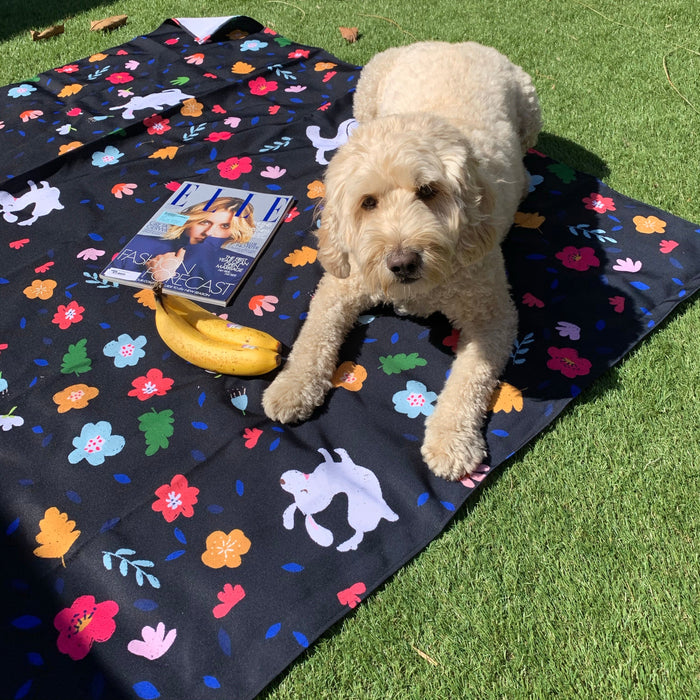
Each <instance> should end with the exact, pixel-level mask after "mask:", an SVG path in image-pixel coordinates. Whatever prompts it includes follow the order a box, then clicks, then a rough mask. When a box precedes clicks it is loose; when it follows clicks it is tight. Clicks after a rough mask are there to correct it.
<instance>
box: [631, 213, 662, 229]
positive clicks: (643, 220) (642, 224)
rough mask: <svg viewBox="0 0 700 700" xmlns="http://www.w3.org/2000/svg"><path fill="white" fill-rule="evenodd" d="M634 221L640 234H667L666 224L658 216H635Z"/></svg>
mask: <svg viewBox="0 0 700 700" xmlns="http://www.w3.org/2000/svg"><path fill="white" fill-rule="evenodd" d="M632 221H634V227H635V228H636V229H637V231H639V233H666V222H665V221H662V220H661V219H659V218H658V217H657V216H635V217H634V219H632Z"/></svg>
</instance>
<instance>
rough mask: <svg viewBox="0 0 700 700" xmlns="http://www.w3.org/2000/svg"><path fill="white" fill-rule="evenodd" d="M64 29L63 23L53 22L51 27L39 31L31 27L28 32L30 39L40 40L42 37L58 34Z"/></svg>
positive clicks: (47, 37) (48, 37) (46, 37)
mask: <svg viewBox="0 0 700 700" xmlns="http://www.w3.org/2000/svg"><path fill="white" fill-rule="evenodd" d="M64 31H65V29H64V25H63V24H55V25H54V26H53V27H49V28H48V29H43V30H42V31H40V32H37V31H36V30H34V29H32V30H31V31H30V32H29V36H31V37H32V41H41V40H42V39H50V38H51V37H52V36H58V35H59V34H63V32H64Z"/></svg>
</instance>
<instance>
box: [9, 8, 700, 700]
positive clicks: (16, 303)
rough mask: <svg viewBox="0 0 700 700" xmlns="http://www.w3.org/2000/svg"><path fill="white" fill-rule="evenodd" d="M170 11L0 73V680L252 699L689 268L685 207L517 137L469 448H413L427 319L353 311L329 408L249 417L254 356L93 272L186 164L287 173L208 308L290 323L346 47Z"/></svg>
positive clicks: (430, 348) (597, 364) (346, 118)
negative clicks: (28, 74) (229, 292)
mask: <svg viewBox="0 0 700 700" xmlns="http://www.w3.org/2000/svg"><path fill="white" fill-rule="evenodd" d="M189 26H190V30H188V28H187V27H188V23H187V22H179V23H178V22H176V21H166V22H165V23H164V24H163V25H162V26H160V27H159V28H158V29H156V30H155V31H153V32H152V33H151V34H149V35H147V36H141V37H137V38H135V39H134V40H133V41H129V42H127V43H125V44H123V45H121V46H117V47H115V48H111V49H108V50H105V51H103V52H101V53H99V54H96V55H93V56H90V57H87V58H83V59H81V60H76V61H74V62H71V63H68V64H66V65H63V66H58V67H56V68H55V69H53V70H50V71H47V72H45V73H42V74H41V75H38V76H35V77H33V78H31V79H27V80H26V81H24V82H21V83H18V84H15V85H10V86H6V87H4V88H0V105H1V106H0V110H1V111H0V126H1V127H2V128H1V129H0V145H1V150H0V152H1V153H2V159H0V214H1V216H0V232H1V236H2V249H3V254H2V261H1V262H0V302H1V305H2V312H1V316H0V427H1V428H2V430H0V455H1V457H0V462H1V463H0V467H1V473H2V480H3V481H2V488H1V489H0V515H1V517H2V552H3V557H2V572H1V573H0V579H1V581H2V595H1V596H0V600H1V614H0V619H1V624H2V635H0V636H1V637H2V641H1V642H0V645H1V650H2V652H1V653H2V659H3V664H2V666H3V672H2V677H1V679H0V687H1V688H2V690H1V692H0V695H2V697H8V698H10V697H13V698H21V697H37V698H46V697H51V698H53V699H54V700H59V699H60V698H67V699H70V700H78V699H80V698H93V699H94V698H110V699H111V698H122V697H124V698H156V697H164V698H188V700H197V699H199V698H210V697H214V695H213V694H212V692H213V690H215V689H218V690H219V693H218V694H217V695H216V697H225V698H228V699H234V698H236V699H238V698H240V699H245V698H251V697H253V696H254V695H256V694H257V693H259V692H260V691H261V689H263V688H264V687H265V686H266V684H268V683H269V682H270V681H271V680H272V679H273V678H274V677H275V676H276V675H278V674H279V673H280V672H281V671H282V670H283V669H284V668H285V667H287V666H288V665H289V664H290V663H291V662H292V661H293V660H294V659H295V658H296V657H297V656H299V655H300V654H301V653H302V652H303V651H304V650H305V649H306V648H307V647H309V645H311V644H312V643H313V642H314V640H316V639H317V638H318V637H319V636H320V635H321V634H322V633H323V632H324V631H325V630H327V629H328V628H329V627H330V626H331V625H332V624H333V623H334V622H335V621H337V620H338V619H340V618H341V617H342V616H344V615H345V614H347V613H348V611H350V610H352V609H353V608H355V607H356V606H357V605H358V604H360V603H361V601H362V600H363V599H364V598H365V597H366V596H368V595H369V594H370V593H371V592H372V591H373V590H374V589H376V588H377V586H379V585H380V584H381V583H382V582H383V581H385V580H386V579H387V578H388V577H389V576H390V575H391V574H392V573H394V572H395V571H396V570H397V569H399V568H400V567H401V566H402V565H403V564H405V563H406V562H407V561H408V560H410V559H411V558H412V557H413V556H415V555H416V554H417V553H418V552H420V551H421V549H423V548H424V547H425V546H426V545H427V544H428V543H429V542H430V541H431V540H432V539H433V538H435V537H436V536H438V535H439V533H440V532H441V531H442V530H443V528H444V527H445V526H446V524H447V523H448V522H449V521H450V519H451V518H452V517H453V516H454V514H455V513H456V512H457V511H458V510H459V508H460V506H461V505H462V504H464V503H465V501H466V500H467V499H469V497H470V495H471V494H472V493H474V490H475V489H477V488H479V486H480V484H482V483H483V481H484V480H485V479H486V478H487V477H488V475H489V474H490V473H491V472H492V471H494V470H495V469H496V468H497V467H498V466H499V465H500V464H502V463H503V461H504V460H506V459H507V458H508V457H509V456H510V455H512V454H513V453H514V452H516V451H517V450H518V449H519V448H521V447H522V446H523V445H525V444H526V443H527V442H528V441H529V440H531V439H532V438H534V437H535V436H536V435H537V434H538V433H539V432H540V431H541V430H543V428H545V427H546V426H547V425H549V424H550V423H551V422H552V421H553V420H554V419H555V417H556V416H557V415H558V414H560V413H561V411H562V410H563V409H564V408H565V407H566V406H567V405H568V404H569V402H571V401H572V400H574V399H575V398H576V397H577V396H578V395H579V394H580V393H581V392H582V391H583V389H584V388H585V387H587V386H589V385H590V384H591V383H592V382H593V381H594V380H595V379H596V377H598V376H600V375H601V374H602V373H603V372H605V371H606V370H607V369H608V368H609V367H610V366H611V365H613V364H614V363H615V362H617V361H618V360H619V359H620V358H621V357H623V356H624V355H625V354H626V353H627V352H628V351H629V350H630V349H631V348H632V347H633V346H634V345H635V344H637V343H638V342H639V341H640V340H641V339H642V338H643V337H644V336H645V335H646V334H647V333H649V332H650V331H651V330H653V329H654V328H655V327H656V326H658V325H659V323H660V322H661V321H662V320H663V319H664V317H665V316H666V315H667V314H668V313H669V312H671V311H672V309H673V308H674V307H675V306H676V305H677V304H678V303H679V302H681V301H683V300H684V299H687V298H689V297H690V296H691V295H692V294H693V292H694V291H696V289H697V288H698V282H699V273H698V269H699V261H700V236H698V232H699V231H698V227H697V226H696V225H694V224H691V223H689V222H686V221H683V220H680V219H678V218H676V217H675V216H672V215H671V214H669V213H667V212H663V211H659V210H658V209H655V208H654V207H652V206H648V205H646V204H643V203H641V202H637V201H633V200H631V199H629V198H627V197H625V196H623V195H621V194H619V193H617V192H614V191H611V190H610V189H609V188H608V187H606V186H605V185H604V184H603V183H601V182H600V181H599V180H597V179H596V178H594V177H591V176H589V175H586V174H583V173H581V172H577V171H575V170H574V169H572V168H571V167H569V166H568V165H566V164H564V163H560V162H556V161H554V160H552V159H551V158H548V157H547V156H546V155H543V154H542V153H539V152H536V151H533V152H531V153H529V154H528V156H527V166H528V169H529V171H530V172H531V175H532V187H531V192H530V195H529V197H528V198H527V199H526V200H525V201H524V202H523V203H522V206H521V209H520V211H519V213H518V214H517V217H516V220H515V222H514V226H513V229H512V231H511V233H510V235H509V237H508V239H507V241H506V243H505V253H506V257H507V263H508V271H509V278H510V283H511V285H512V290H513V296H514V298H515V300H516V302H517V304H518V306H519V310H520V328H519V332H518V337H517V341H516V343H515V345H514V347H513V350H512V355H511V361H510V363H509V365H508V367H507V369H506V372H505V374H504V376H503V381H502V383H501V385H500V387H499V389H498V391H497V393H496V395H495V396H494V400H493V405H492V412H491V413H490V416H489V419H488V422H487V425H486V428H485V431H486V435H487V440H488V446H489V459H488V461H487V463H485V464H483V465H482V466H481V467H480V468H479V470H478V471H477V472H476V473H475V474H473V475H472V476H471V477H469V478H466V479H464V480H463V481H462V482H461V483H448V482H446V481H443V480H440V479H438V478H436V477H434V476H433V475H432V474H431V473H430V472H429V471H428V470H427V468H426V467H425V465H424V464H423V463H422V461H421V457H420V452H419V447H420V442H421V439H422V434H423V425H424V419H425V417H426V416H427V415H429V414H430V413H431V412H432V410H433V407H434V402H435V398H436V396H437V394H438V393H439V391H440V389H441V387H442V384H443V382H444V379H445V374H446V372H447V371H448V370H449V366H450V363H451V359H452V350H453V348H454V346H455V343H456V334H455V332H454V331H453V330H452V329H451V328H450V327H449V325H448V324H447V322H446V321H445V319H444V318H441V317H440V316H434V317H431V318H430V319H415V318H411V317H400V316H397V315H396V314H394V313H393V312H392V311H391V310H390V309H387V308H376V309H367V310H366V313H365V314H363V315H362V316H361V317H360V318H359V320H358V323H357V324H356V326H355V328H354V329H353V331H352V332H351V334H350V336H349V337H348V339H347V342H346V344H345V345H344V346H343V349H342V353H341V362H340V364H339V367H338V371H337V373H336V377H335V379H336V381H335V384H336V387H335V388H334V389H333V391H332V392H331V394H330V395H329V397H328V399H327V401H326V403H325V404H324V406H323V407H322V408H321V409H319V410H318V411H317V412H316V413H315V414H314V416H313V417H312V418H311V419H310V420H308V421H307V422H305V423H303V424H300V425H296V426H287V425H280V424H276V423H274V422H271V421H269V420H267V419H266V417H265V416H264V414H263V412H262V409H261V403H260V399H261V395H262V392H263V390H264V389H265V388H266V386H267V385H268V384H269V381H270V379H271V377H270V376H264V377H255V378H241V377H232V376H221V375H214V374H211V373H207V372H205V371H203V370H201V369H198V368H197V367H194V366H192V365H190V364H188V363H186V362H185V361H184V360H182V359H181V358H179V357H177V356H176V355H174V354H172V353H171V352H170V351H169V350H168V348H167V347H166V346H165V345H164V344H163V342H162V341H161V340H160V338H159V336H158V334H157V333H156V331H155V325H154V313H153V308H152V298H150V297H149V292H148V290H146V291H145V292H144V291H143V290H137V289H134V288H132V287H127V286H116V285H114V284H112V283H107V282H105V281H103V280H102V279H101V278H100V277H99V274H98V273H99V271H100V270H101V269H102V267H104V264H105V263H106V262H107V261H108V260H109V258H110V256H112V255H114V254H115V253H116V252H117V251H118V250H119V249H120V247H121V246H122V245H123V244H124V243H125V242H126V241H127V240H128V239H129V238H130V237H131V236H132V235H133V233H134V232H135V231H136V230H137V229H138V228H139V227H140V226H141V225H142V224H143V223H144V222H145V221H146V220H147V219H148V218H149V217H150V216H151V215H152V214H153V213H154V211H155V210H156V209H157V208H158V207H159V206H160V204H161V203H162V202H163V201H164V200H165V199H167V197H168V196H169V194H170V193H171V191H172V189H173V187H175V186H176V185H177V183H178V182H181V181H183V180H186V179H189V180H200V181H203V182H208V183H214V184H216V183H219V184H224V185H234V186H236V187H241V188H244V189H255V190H262V191H265V192H272V193H275V192H281V193H284V194H291V195H293V196H294V197H295V202H296V203H295V206H294V208H293V210H292V211H291V212H290V214H289V215H288V216H287V218H286V220H285V222H284V224H283V225H282V226H281V228H280V230H279V231H278V233H277V234H276V235H275V237H274V239H273V240H272V243H271V244H270V246H269V248H268V249H267V251H266V252H265V254H264V256H263V257H262V259H261V260H260V261H259V263H258V264H257V265H256V267H255V269H254V271H253V273H252V275H250V276H249V278H248V279H247V281H246V282H245V284H244V286H243V287H242V288H241V290H240V292H239V293H238V294H237V295H236V297H235V299H234V302H233V303H232V305H231V306H230V307H228V308H226V309H223V312H224V313H226V314H227V315H228V318H230V319H232V320H235V321H238V322H239V323H243V324H246V325H252V326H255V327H258V328H261V329H263V330H266V331H268V332H270V333H272V334H273V335H275V336H276V337H278V338H279V339H280V340H281V341H282V342H283V343H284V344H285V345H286V346H287V347H289V346H291V344H292V343H293V341H294V338H295V337H296V335H297V333H298V331H299V328H300V326H301V324H302V322H303V320H304V317H305V314H306V310H307V307H308V304H309V299H310V297H311V295H312V294H313V291H314V288H315V285H316V284H317V282H318V279H319V277H320V274H321V268H320V266H319V264H318V263H317V262H316V243H315V238H314V236H313V229H314V227H315V226H316V221H317V214H318V212H317V208H318V204H319V202H320V200H321V197H322V192H323V190H322V186H321V178H322V176H323V170H324V166H325V164H326V163H327V161H328V159H329V158H330V157H331V156H332V154H333V152H334V151H335V149H336V148H337V147H338V145H339V144H341V143H342V142H343V141H344V140H345V138H346V137H347V133H348V130H349V129H350V128H351V126H352V121H351V120H352V94H353V90H354V87H355V85H356V82H357V79H358V76H359V72H360V68H359V67H358V66H353V65H348V64H346V63H343V62H342V61H340V60H338V59H337V58H335V57H334V56H332V55H329V54H328V53H326V52H325V51H323V50H322V49H319V48H314V47H310V46H303V45H300V44H297V43H295V42H293V41H291V40H290V39H287V38H285V37H283V36H281V35H279V34H278V33H276V32H275V31H272V30H270V29H267V28H265V27H263V26H262V25H260V24H259V23H258V22H256V21H255V20H252V19H250V18H245V17H237V18H232V19H221V20H220V22H218V23H217V26H216V27H215V28H214V30H213V31H210V30H209V28H206V27H205V29H204V30H203V31H202V32H201V33H198V30H197V28H195V29H192V25H189ZM193 32H194V34H193ZM195 34H196V35H197V36H196V37H195ZM436 78H439V76H436ZM212 310H216V311H217V312H221V311H222V309H220V308H218V309H215V307H212ZM358 475H359V476H360V481H361V484H358V479H357V476H358ZM310 490H313V491H314V493H313V494H312V495H313V496H314V497H313V498H308V496H309V491H310ZM302 491H305V495H302ZM309 503H312V504H313V505H309Z"/></svg>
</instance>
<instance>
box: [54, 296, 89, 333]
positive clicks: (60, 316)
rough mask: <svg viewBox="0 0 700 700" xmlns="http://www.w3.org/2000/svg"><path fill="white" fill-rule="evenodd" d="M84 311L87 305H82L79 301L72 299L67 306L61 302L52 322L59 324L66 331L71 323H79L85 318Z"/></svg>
mask: <svg viewBox="0 0 700 700" xmlns="http://www.w3.org/2000/svg"><path fill="white" fill-rule="evenodd" d="M83 311H85V307H84V306H80V304H78V302H77V301H71V303H70V304H68V305H67V306H66V305H64V304H59V306H58V309H57V311H56V313H55V314H54V315H53V319H52V321H51V322H52V323H55V324H57V325H58V327H59V328H60V329H61V330H62V331H65V330H66V328H68V327H69V326H70V325H71V323H78V322H79V321H82V320H83Z"/></svg>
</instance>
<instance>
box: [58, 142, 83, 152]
mask: <svg viewBox="0 0 700 700" xmlns="http://www.w3.org/2000/svg"><path fill="white" fill-rule="evenodd" d="M82 145H83V144H82V141H71V142H70V143H64V144H63V145H62V146H60V147H59V149H58V155H59V156H62V155H63V154H64V153H69V152H70V151H74V150H75V149H76V148H80V147H81V146H82Z"/></svg>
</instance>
